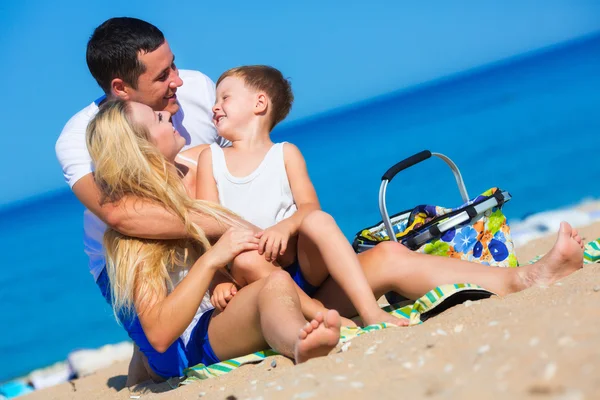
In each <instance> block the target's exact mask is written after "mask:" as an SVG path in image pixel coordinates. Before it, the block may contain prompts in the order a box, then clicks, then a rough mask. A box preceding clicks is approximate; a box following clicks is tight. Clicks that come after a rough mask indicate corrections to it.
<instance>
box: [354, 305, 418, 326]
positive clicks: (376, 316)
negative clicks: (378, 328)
mask: <svg viewBox="0 0 600 400" xmlns="http://www.w3.org/2000/svg"><path fill="white" fill-rule="evenodd" d="M362 321H363V323H364V324H365V326H367V325H373V324H380V323H382V322H387V323H388V324H392V325H396V326H408V322H409V321H408V320H407V319H406V318H398V317H394V316H393V315H391V314H388V313H386V312H385V311H383V310H382V309H379V310H378V311H377V312H374V313H373V314H372V315H369V317H365V318H362Z"/></svg>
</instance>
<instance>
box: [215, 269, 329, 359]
mask: <svg viewBox="0 0 600 400" xmlns="http://www.w3.org/2000/svg"><path fill="white" fill-rule="evenodd" d="M308 325H310V326H308ZM240 332H243V335H240ZM339 334H340V319H339V314H338V313H337V311H332V310H330V311H328V313H327V314H326V316H323V315H322V314H319V315H317V316H316V318H315V319H314V320H312V321H310V322H307V320H306V319H305V318H304V316H303V315H302V311H301V309H300V300H299V298H298V295H297V293H296V290H295V288H294V282H293V281H292V278H291V277H290V275H289V274H287V273H286V272H284V271H275V272H273V273H272V274H271V275H269V277H267V278H265V279H262V280H259V281H257V282H254V283H252V284H250V285H248V286H246V287H244V288H243V289H241V290H240V291H239V292H238V293H237V294H236V295H235V296H234V297H233V299H232V300H231V301H230V303H229V304H228V305H227V308H225V310H224V311H223V312H221V313H217V312H216V311H215V315H214V316H213V317H212V319H211V321H210V324H209V326H208V338H209V341H210V344H211V346H212V348H213V350H214V352H215V354H216V355H217V357H219V359H221V360H226V359H229V358H234V357H239V356H242V355H245V354H249V353H253V352H256V351H260V350H264V349H266V348H268V347H269V346H270V347H271V348H273V349H274V350H276V351H278V352H279V353H281V354H283V355H286V356H288V357H292V358H295V359H296V361H297V362H303V361H306V360H308V359H309V358H312V357H318V356H323V355H326V354H327V353H329V351H330V350H331V349H332V348H333V347H335V345H336V344H337V342H338V340H339Z"/></svg>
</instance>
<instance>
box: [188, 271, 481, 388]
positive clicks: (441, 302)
mask: <svg viewBox="0 0 600 400" xmlns="http://www.w3.org/2000/svg"><path fill="white" fill-rule="evenodd" d="M492 295H493V293H491V292H489V291H487V290H485V289H483V288H482V287H480V286H477V285H474V284H470V283H460V284H454V285H444V286H439V287H436V288H435V289H433V290H432V291H430V292H428V293H427V294H425V295H424V296H423V297H421V298H420V299H418V300H417V301H415V302H414V303H409V304H406V302H404V303H401V304H396V305H390V306H387V307H384V310H385V311H387V312H388V313H390V314H392V315H394V316H396V317H398V318H407V319H408V320H409V321H410V323H409V324H410V325H418V324H421V323H423V322H424V321H425V320H426V319H428V318H431V317H433V316H435V315H437V314H439V313H441V312H442V311H444V310H446V309H448V308H450V307H452V306H453V305H456V304H460V303H463V302H464V301H466V300H479V299H483V298H488V297H490V296H492ZM391 327H394V325H391V324H387V323H381V324H374V325H369V326H365V327H363V328H359V327H342V330H341V332H340V342H339V344H344V343H346V342H348V341H349V340H351V339H353V338H355V337H357V336H360V335H364V334H365V333H368V332H372V331H378V330H381V329H386V328H391ZM278 354H279V353H277V352H275V351H273V350H264V351H259V352H256V353H253V354H248V355H246V356H243V357H238V358H234V359H232V360H227V361H222V362H219V363H216V364H213V365H208V366H207V365H204V364H198V365H195V366H193V367H190V368H188V369H186V370H185V371H184V373H185V375H186V377H187V379H186V380H185V381H183V382H182V384H188V383H191V382H192V381H195V380H204V379H209V378H213V377H216V376H221V375H225V374H226V373H228V372H230V371H232V370H234V369H236V368H239V367H240V366H242V365H245V364H255V363H259V362H261V361H262V360H264V359H265V358H267V357H269V356H274V355H278Z"/></svg>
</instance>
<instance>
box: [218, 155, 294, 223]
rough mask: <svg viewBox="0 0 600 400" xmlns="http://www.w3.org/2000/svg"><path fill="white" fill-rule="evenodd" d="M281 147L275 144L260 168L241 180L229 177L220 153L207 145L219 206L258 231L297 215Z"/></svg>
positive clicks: (223, 156)
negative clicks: (252, 225) (210, 154)
mask: <svg viewBox="0 0 600 400" xmlns="http://www.w3.org/2000/svg"><path fill="white" fill-rule="evenodd" d="M284 144H285V143H276V144H274V145H273V147H271V148H270V149H269V151H268V152H267V154H266V155H265V158H264V159H263V160H262V162H261V163H260V165H259V166H258V167H257V168H256V169H255V170H254V171H253V172H252V173H251V174H250V175H248V176H244V177H236V176H233V175H231V174H230V173H229V170H228V169H227V163H226V162H225V154H224V153H223V149H222V148H220V147H219V146H218V145H216V144H215V145H212V144H211V145H210V149H211V151H212V167H213V176H214V178H215V181H216V183H217V189H218V191H219V202H220V203H221V205H222V206H224V207H226V208H228V209H230V210H231V211H233V212H235V213H236V214H238V215H240V216H241V217H243V218H244V219H245V220H247V221H249V222H251V223H252V224H254V225H256V226H258V227H259V228H261V229H266V228H268V227H270V226H273V225H275V224H277V223H278V222H279V221H281V220H283V219H285V218H288V217H290V216H291V215H293V214H294V213H295V212H296V211H297V207H296V203H295V202H294V197H293V196H292V189H291V188H290V182H289V180H288V177H287V173H286V170H285V160H284V156H283V145H284Z"/></svg>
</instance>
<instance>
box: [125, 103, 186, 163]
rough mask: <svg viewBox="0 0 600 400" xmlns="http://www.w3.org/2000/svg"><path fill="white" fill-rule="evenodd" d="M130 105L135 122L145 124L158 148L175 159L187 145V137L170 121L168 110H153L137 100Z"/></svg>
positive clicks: (170, 158)
mask: <svg viewBox="0 0 600 400" xmlns="http://www.w3.org/2000/svg"><path fill="white" fill-rule="evenodd" d="M130 106H131V115H130V117H131V119H132V120H133V122H135V123H136V124H140V125H143V126H145V127H146V129H148V132H150V138H151V140H152V143H153V144H154V145H155V146H156V148H157V149H158V150H159V151H160V152H161V153H162V154H163V155H164V156H165V158H166V159H167V160H169V161H175V157H176V156H177V154H178V153H179V151H180V150H181V149H182V148H183V146H185V138H183V137H182V136H181V135H180V134H179V132H177V131H176V130H175V128H174V127H173V124H171V122H170V121H169V120H170V119H171V114H170V113H169V112H168V111H153V110H152V109H151V108H150V107H148V106H146V105H144V104H141V103H136V102H131V103H130Z"/></svg>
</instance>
